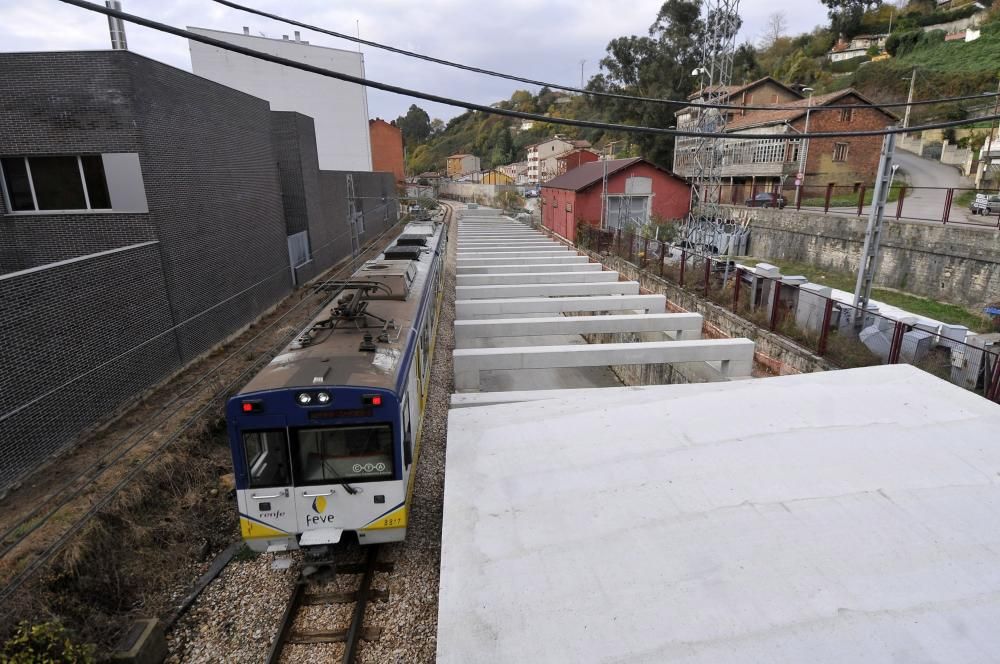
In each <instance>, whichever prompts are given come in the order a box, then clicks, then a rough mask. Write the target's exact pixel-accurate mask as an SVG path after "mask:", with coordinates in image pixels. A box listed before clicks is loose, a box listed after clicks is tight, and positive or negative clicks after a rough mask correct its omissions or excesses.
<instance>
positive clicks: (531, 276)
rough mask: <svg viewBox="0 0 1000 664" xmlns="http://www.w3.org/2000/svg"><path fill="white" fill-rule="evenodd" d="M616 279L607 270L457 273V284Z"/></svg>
mask: <svg viewBox="0 0 1000 664" xmlns="http://www.w3.org/2000/svg"><path fill="white" fill-rule="evenodd" d="M608 281H618V273H617V272H611V271H609V270H605V271H599V270H591V271H589V272H587V271H583V272H507V273H500V274H459V275H457V276H456V284H457V285H459V286H490V285H497V286H498V285H512V284H573V283H577V284H582V283H591V284H592V283H600V282H608Z"/></svg>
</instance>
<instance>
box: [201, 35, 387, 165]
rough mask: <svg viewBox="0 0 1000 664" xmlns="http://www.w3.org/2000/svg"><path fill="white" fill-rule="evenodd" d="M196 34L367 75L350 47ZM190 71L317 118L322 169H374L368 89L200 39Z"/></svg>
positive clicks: (277, 107) (273, 105)
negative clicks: (219, 46)
mask: <svg viewBox="0 0 1000 664" xmlns="http://www.w3.org/2000/svg"><path fill="white" fill-rule="evenodd" d="M188 29H189V30H190V31H191V32H194V33H196V34H199V35H202V36H204V37H211V38H213V39H218V40H219V41H223V42H227V43H229V44H234V45H236V46H243V47H245V48H250V49H253V50H255V51H262V52H264V53H267V54H269V55H276V56H279V57H282V58H286V59H288V60H295V61H297V62H302V63H305V64H309V65H313V66H315V67H321V68H323V69H329V70H331V71H336V72H340V73H342V74H350V75H352V76H357V77H359V78H364V76H365V61H364V56H363V55H362V54H361V53H360V52H358V51H353V50H349V49H340V48H329V47H326V46H316V45H315V44H310V43H309V42H308V41H304V40H302V39H300V38H299V34H298V33H295V38H294V39H289V38H288V36H285V37H284V38H283V39H271V38H268V37H259V36H256V35H251V34H250V30H249V29H248V28H244V31H243V33H242V34H240V33H234V32H224V31H221V30H208V29H205V28H188ZM188 48H189V49H190V51H191V71H192V72H194V73H195V74H196V75H197V76H201V77H203V78H207V79H208V80H210V81H215V82H216V83H221V84H222V85H225V86H227V87H229V88H232V89H235V90H240V91H242V92H245V93H247V94H249V95H253V96H254V97H259V98H260V99H264V100H265V101H268V102H270V104H271V110H274V111H294V112H296V113H302V114H303V115H307V116H309V117H310V118H312V119H313V122H314V123H315V126H316V143H317V150H318V153H319V167H320V168H322V169H324V170H331V171H332V170H336V171H370V170H372V154H371V141H370V140H369V137H368V96H367V93H366V88H365V87H364V86H362V85H355V84H354V83H348V82H346V81H338V80H336V79H333V78H327V77H325V76H320V75H319V74H313V73H311V72H307V71H299V70H297V69H289V68H288V67H284V66H282V65H279V64H275V63H273V62H266V61H264V60H259V59H257V58H251V57H250V56H247V55H241V54H239V53H234V52H232V51H227V50H225V49H222V48H218V47H217V46H210V45H208V44H203V43H201V42H196V41H190V40H189V41H188Z"/></svg>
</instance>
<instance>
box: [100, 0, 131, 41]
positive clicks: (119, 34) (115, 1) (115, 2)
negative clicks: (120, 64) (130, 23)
mask: <svg viewBox="0 0 1000 664" xmlns="http://www.w3.org/2000/svg"><path fill="white" fill-rule="evenodd" d="M104 6H105V7H107V8H108V9H117V10H118V11H121V10H122V3H121V2H120V0H105V1H104ZM108 31H109V32H110V33H111V49H112V50H114V51H127V50H128V40H126V39H125V22H124V21H122V20H121V19H120V18H118V17H116V16H109V17H108Z"/></svg>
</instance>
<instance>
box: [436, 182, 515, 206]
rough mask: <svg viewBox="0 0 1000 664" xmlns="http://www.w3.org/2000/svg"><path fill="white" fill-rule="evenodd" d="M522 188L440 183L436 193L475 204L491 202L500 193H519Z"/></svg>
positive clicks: (503, 185) (468, 183)
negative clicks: (479, 200) (484, 200)
mask: <svg viewBox="0 0 1000 664" xmlns="http://www.w3.org/2000/svg"><path fill="white" fill-rule="evenodd" d="M522 189H523V187H518V186H517V185H512V184H480V183H478V182H447V181H445V182H442V183H441V185H440V186H439V187H438V193H439V194H440V195H442V196H444V197H446V198H454V199H456V200H460V201H468V202H475V201H476V200H477V199H486V200H487V201H492V200H493V199H494V198H496V196H497V195H498V194H499V193H500V192H502V191H514V192H520V191H521V190H522Z"/></svg>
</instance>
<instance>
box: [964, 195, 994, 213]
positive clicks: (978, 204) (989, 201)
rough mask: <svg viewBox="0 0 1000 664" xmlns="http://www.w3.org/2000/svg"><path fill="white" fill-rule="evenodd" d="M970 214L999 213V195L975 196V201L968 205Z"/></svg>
mask: <svg viewBox="0 0 1000 664" xmlns="http://www.w3.org/2000/svg"><path fill="white" fill-rule="evenodd" d="M969 212H971V213H972V214H993V213H994V212H1000V195H993V194H976V198H975V200H973V201H972V202H971V203H969Z"/></svg>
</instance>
